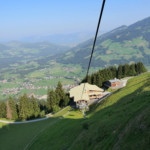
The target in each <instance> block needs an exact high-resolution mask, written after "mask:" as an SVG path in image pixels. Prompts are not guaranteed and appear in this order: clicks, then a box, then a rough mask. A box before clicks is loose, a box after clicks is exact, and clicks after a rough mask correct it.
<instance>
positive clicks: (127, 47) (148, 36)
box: [56, 17, 150, 67]
mask: <svg viewBox="0 0 150 150" xmlns="http://www.w3.org/2000/svg"><path fill="white" fill-rule="evenodd" d="M149 27H150V17H149V18H146V19H144V20H142V21H139V22H137V23H135V24H133V25H130V26H122V27H120V28H117V29H115V30H113V31H111V32H108V33H106V34H104V35H102V36H100V37H98V39H97V43H96V47H95V53H94V57H93V61H92V66H94V67H96V66H101V67H104V66H105V65H113V64H120V63H126V62H132V61H135V62H137V61H142V62H143V63H144V64H145V65H147V66H150V28H149ZM92 43H93V39H92V40H89V41H86V42H84V43H82V44H80V45H78V46H77V47H75V48H73V49H72V50H71V51H69V52H66V53H65V54H62V55H59V56H57V58H56V60H57V61H58V62H60V63H65V64H67V63H72V64H81V65H82V66H83V67H86V66H87V64H88V61H89V57H90V53H91V48H92Z"/></svg>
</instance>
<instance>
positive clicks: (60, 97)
mask: <svg viewBox="0 0 150 150" xmlns="http://www.w3.org/2000/svg"><path fill="white" fill-rule="evenodd" d="M55 93H56V105H57V106H59V105H60V101H62V100H63V96H64V90H63V88H62V84H61V82H60V81H59V82H58V84H57V87H56V90H55Z"/></svg>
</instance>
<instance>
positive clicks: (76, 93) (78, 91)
mask: <svg viewBox="0 0 150 150" xmlns="http://www.w3.org/2000/svg"><path fill="white" fill-rule="evenodd" d="M84 86H85V88H84ZM83 89H84V92H83ZM88 91H93V92H92V93H91V94H93V95H94V93H95V92H94V91H98V93H99V94H100V93H102V92H103V91H104V90H103V89H101V88H99V87H98V86H96V85H91V84H89V83H82V84H80V85H78V86H76V87H74V88H72V89H71V90H70V91H69V93H70V97H74V101H78V100H87V101H88V100H89V93H87V92H88ZM82 93H83V94H82ZM91 94H90V95H91Z"/></svg>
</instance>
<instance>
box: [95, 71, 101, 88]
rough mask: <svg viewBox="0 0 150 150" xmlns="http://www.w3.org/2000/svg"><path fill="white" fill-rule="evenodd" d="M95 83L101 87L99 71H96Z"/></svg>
mask: <svg viewBox="0 0 150 150" xmlns="http://www.w3.org/2000/svg"><path fill="white" fill-rule="evenodd" d="M96 83H97V84H96V85H97V86H98V87H101V86H102V77H101V76H100V74H99V73H97V76H96Z"/></svg>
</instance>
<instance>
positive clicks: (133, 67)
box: [128, 63, 136, 76]
mask: <svg viewBox="0 0 150 150" xmlns="http://www.w3.org/2000/svg"><path fill="white" fill-rule="evenodd" d="M128 75H129V76H135V75H136V71H135V64H134V63H133V64H131V65H130V69H129V73H128Z"/></svg>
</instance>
